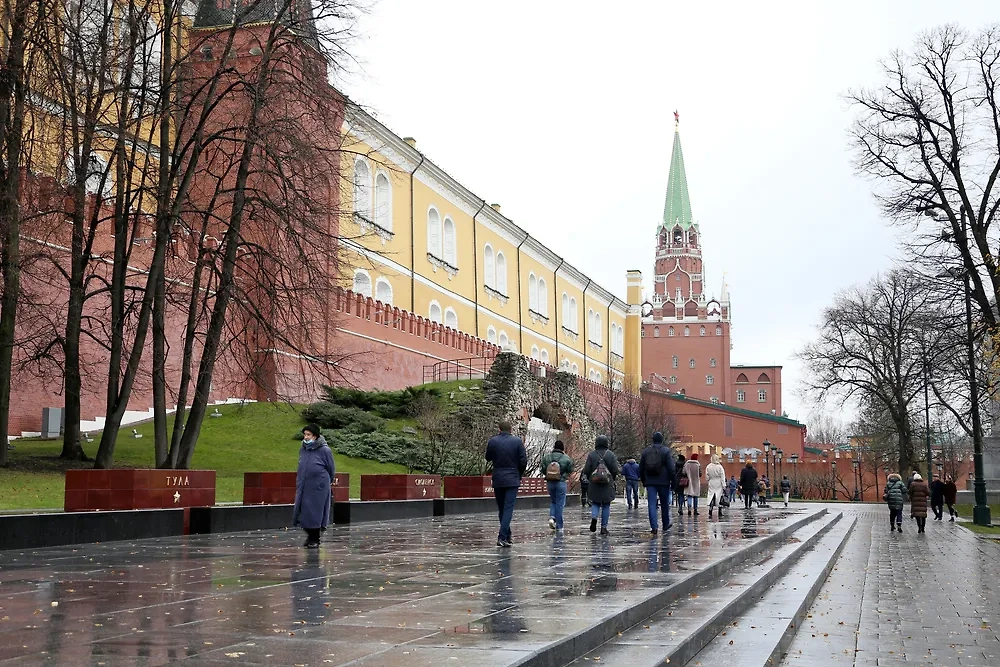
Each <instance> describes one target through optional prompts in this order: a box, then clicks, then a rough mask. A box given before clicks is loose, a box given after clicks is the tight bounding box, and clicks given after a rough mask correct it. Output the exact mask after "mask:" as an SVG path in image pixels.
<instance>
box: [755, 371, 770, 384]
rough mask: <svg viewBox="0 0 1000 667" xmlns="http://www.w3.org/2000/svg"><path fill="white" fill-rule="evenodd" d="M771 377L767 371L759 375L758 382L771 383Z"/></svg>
mask: <svg viewBox="0 0 1000 667" xmlns="http://www.w3.org/2000/svg"><path fill="white" fill-rule="evenodd" d="M770 383H771V378H769V377H767V373H761V374H760V375H758V376H757V384H770Z"/></svg>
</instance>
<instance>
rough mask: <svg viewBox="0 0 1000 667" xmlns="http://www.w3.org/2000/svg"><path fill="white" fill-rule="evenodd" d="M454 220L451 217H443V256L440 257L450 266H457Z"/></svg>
mask: <svg viewBox="0 0 1000 667" xmlns="http://www.w3.org/2000/svg"><path fill="white" fill-rule="evenodd" d="M455 245H456V240H455V221H454V220H452V219H451V218H445V219H444V256H442V257H441V259H443V260H444V261H446V262H447V263H448V264H449V265H450V266H454V267H457V266H458V257H457V254H458V253H457V251H456V249H455Z"/></svg>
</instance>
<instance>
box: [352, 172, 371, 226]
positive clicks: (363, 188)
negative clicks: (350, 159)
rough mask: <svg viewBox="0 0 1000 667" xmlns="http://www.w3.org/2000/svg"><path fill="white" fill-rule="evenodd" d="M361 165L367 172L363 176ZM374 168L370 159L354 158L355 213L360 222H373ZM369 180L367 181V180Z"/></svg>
mask: <svg viewBox="0 0 1000 667" xmlns="http://www.w3.org/2000/svg"><path fill="white" fill-rule="evenodd" d="M359 167H363V168H364V171H365V173H366V176H365V177H362V175H361V173H360V169H359ZM371 180H372V168H371V166H369V164H368V160H366V159H364V158H363V157H359V158H357V159H355V160H354V191H353V195H352V196H353V197H354V215H355V217H356V218H357V219H358V221H360V222H372V183H371ZM366 181H367V182H366Z"/></svg>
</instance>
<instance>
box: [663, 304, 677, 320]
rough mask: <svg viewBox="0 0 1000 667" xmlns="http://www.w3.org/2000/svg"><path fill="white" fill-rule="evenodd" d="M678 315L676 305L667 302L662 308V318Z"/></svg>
mask: <svg viewBox="0 0 1000 667" xmlns="http://www.w3.org/2000/svg"><path fill="white" fill-rule="evenodd" d="M676 314H677V311H676V310H675V309H674V304H672V303H669V302H667V303H665V304H663V305H662V306H660V317H674V315H676Z"/></svg>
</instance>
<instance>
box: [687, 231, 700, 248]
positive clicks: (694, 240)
mask: <svg viewBox="0 0 1000 667" xmlns="http://www.w3.org/2000/svg"><path fill="white" fill-rule="evenodd" d="M688 245H693V246H696V245H698V235H697V234H695V233H694V232H688Z"/></svg>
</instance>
